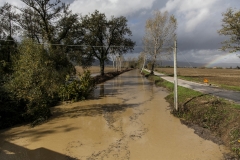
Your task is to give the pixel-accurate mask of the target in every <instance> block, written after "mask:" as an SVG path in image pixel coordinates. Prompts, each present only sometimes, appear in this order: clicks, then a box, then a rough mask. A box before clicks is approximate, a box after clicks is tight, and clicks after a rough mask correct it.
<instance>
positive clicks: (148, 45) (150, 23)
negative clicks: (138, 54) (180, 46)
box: [143, 11, 177, 74]
mask: <svg viewBox="0 0 240 160" xmlns="http://www.w3.org/2000/svg"><path fill="white" fill-rule="evenodd" d="M176 28H177V20H176V18H175V17H174V16H173V15H171V16H169V14H168V12H167V11H166V12H164V13H161V12H160V11H155V12H154V16H153V17H152V18H149V19H148V20H147V21H146V26H145V36H144V38H143V44H144V52H145V53H146V54H147V56H148V59H149V61H150V63H151V74H153V71H154V66H155V63H156V62H157V60H158V59H162V57H163V56H166V55H167V54H169V53H171V51H172V46H173V41H174V39H176V33H175V31H176Z"/></svg>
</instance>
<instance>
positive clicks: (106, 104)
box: [0, 70, 227, 160]
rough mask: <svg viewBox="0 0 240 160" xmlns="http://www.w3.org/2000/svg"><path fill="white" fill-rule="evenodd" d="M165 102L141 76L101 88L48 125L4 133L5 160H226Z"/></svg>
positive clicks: (0, 137)
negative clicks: (91, 96) (180, 119)
mask: <svg viewBox="0 0 240 160" xmlns="http://www.w3.org/2000/svg"><path fill="white" fill-rule="evenodd" d="M165 96H167V93H166V92H165V91H163V89H162V88H156V87H155V86H154V84H152V83H151V82H149V81H148V80H146V79H145V78H143V77H142V76H141V75H140V74H139V73H138V71H136V70H132V71H130V72H126V73H124V74H122V75H120V76H119V77H116V78H115V79H113V80H109V81H107V82H105V83H103V84H100V85H99V86H98V88H97V90H96V92H95V98H93V99H92V100H88V101H83V102H77V103H72V104H65V105H60V106H57V107H55V108H54V109H53V115H54V116H53V117H52V118H51V119H50V120H49V122H47V123H44V124H42V125H39V126H36V127H34V128H29V127H28V126H19V127H14V128H11V129H6V130H1V131H0V159H1V160H65V159H81V160H128V159H130V160H161V159H164V160H186V159H196V160H197V159H199V160H200V159H201V160H202V159H208V160H219V159H223V153H225V152H227V150H226V149H225V147H224V146H219V145H217V144H214V143H213V142H211V141H207V140H204V139H202V138H200V137H199V136H198V135H196V134H194V131H193V130H192V129H190V128H187V127H186V126H185V125H182V124H181V123H180V121H179V119H177V118H175V117H173V116H172V115H171V114H170V113H169V110H168V103H166V101H165V100H164V97H165Z"/></svg>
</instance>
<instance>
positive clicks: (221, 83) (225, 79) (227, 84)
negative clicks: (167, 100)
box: [156, 68, 240, 91]
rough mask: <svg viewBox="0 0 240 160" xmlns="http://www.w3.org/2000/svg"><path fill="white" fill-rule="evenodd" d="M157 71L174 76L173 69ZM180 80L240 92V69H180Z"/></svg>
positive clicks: (178, 70)
mask: <svg viewBox="0 0 240 160" xmlns="http://www.w3.org/2000/svg"><path fill="white" fill-rule="evenodd" d="M156 71H158V72H160V73H165V74H166V75H170V76H173V68H156ZM177 73H178V78H181V79H185V80H190V81H194V82H200V83H203V81H204V79H207V80H208V81H209V84H211V85H214V86H218V87H221V88H224V89H229V90H236V91H240V69H198V68H178V69H177Z"/></svg>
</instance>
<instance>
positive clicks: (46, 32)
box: [21, 0, 78, 44]
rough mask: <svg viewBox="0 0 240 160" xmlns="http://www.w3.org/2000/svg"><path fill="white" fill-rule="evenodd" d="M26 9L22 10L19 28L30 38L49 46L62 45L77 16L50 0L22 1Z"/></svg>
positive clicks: (59, 3) (57, 1) (58, 1)
mask: <svg viewBox="0 0 240 160" xmlns="http://www.w3.org/2000/svg"><path fill="white" fill-rule="evenodd" d="M22 2H24V3H25V4H26V5H27V6H28V7H27V8H22V9H21V11H22V12H23V14H22V18H21V26H22V28H24V29H25V30H26V31H27V32H29V33H30V38H33V37H34V38H35V39H37V40H38V41H39V42H40V41H43V42H47V43H49V44H62V43H63V41H64V40H65V39H66V38H67V37H68V36H69V34H70V31H71V29H72V28H73V26H74V24H75V23H76V22H77V21H78V15H77V14H72V12H71V11H69V5H66V4H65V3H61V0H56V1H55V2H53V1H51V0H22Z"/></svg>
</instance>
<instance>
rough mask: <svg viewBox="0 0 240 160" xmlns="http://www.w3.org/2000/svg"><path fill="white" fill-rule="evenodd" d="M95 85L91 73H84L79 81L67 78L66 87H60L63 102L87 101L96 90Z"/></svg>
mask: <svg viewBox="0 0 240 160" xmlns="http://www.w3.org/2000/svg"><path fill="white" fill-rule="evenodd" d="M94 88H95V83H94V80H93V78H92V77H91V73H90V71H88V70H87V71H84V73H83V75H78V79H74V80H72V81H70V77H69V76H67V78H66V83H65V85H62V86H61V87H60V91H59V97H60V98H61V99H62V101H68V100H70V101H78V100H84V99H86V98H87V97H88V96H89V95H90V94H91V93H92V91H93V90H94Z"/></svg>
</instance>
